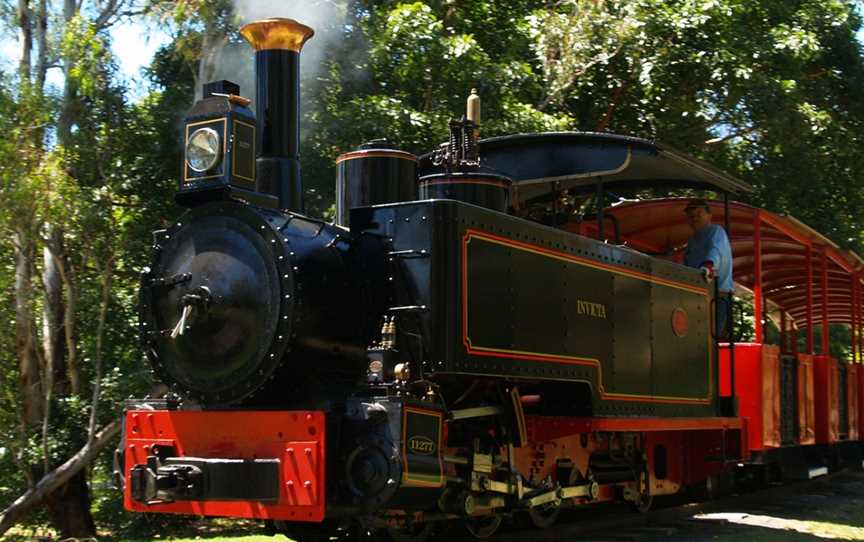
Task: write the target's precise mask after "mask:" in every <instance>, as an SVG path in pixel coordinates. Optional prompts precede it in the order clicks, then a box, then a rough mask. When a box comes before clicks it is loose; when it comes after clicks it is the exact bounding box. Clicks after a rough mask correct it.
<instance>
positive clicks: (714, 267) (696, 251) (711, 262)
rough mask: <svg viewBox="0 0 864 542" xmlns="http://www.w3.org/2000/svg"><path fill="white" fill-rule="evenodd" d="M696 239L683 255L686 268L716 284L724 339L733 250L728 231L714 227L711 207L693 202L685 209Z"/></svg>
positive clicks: (701, 202) (688, 245)
mask: <svg viewBox="0 0 864 542" xmlns="http://www.w3.org/2000/svg"><path fill="white" fill-rule="evenodd" d="M684 212H685V213H686V214H687V223H688V224H689V225H690V227H691V228H692V229H693V237H691V238H690V241H689V242H688V243H687V249H686V250H685V251H684V265H686V266H688V267H694V268H696V269H701V270H702V272H703V273H705V276H706V278H713V279H714V280H716V281H717V290H718V291H719V294H718V296H717V301H716V304H717V312H716V318H717V336H718V337H725V335H726V323H727V319H728V317H729V301H730V299H731V293H732V290H733V289H734V285H733V284H732V247H731V245H730V244H729V237H727V236H726V230H724V229H723V228H722V227H721V226H719V225H717V224H712V223H711V207H709V206H708V204H707V203H706V202H705V201H704V200H701V199H694V200H691V201H690V203H688V204H687V207H685V208H684Z"/></svg>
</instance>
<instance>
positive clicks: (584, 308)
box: [576, 299, 606, 318]
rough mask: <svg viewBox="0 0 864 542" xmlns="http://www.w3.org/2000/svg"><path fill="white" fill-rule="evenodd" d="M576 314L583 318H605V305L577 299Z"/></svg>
mask: <svg viewBox="0 0 864 542" xmlns="http://www.w3.org/2000/svg"><path fill="white" fill-rule="evenodd" d="M576 314H584V315H585V316H593V317H594V318H606V305H604V304H603V303H592V302H590V301H582V300H581V299H577V300H576Z"/></svg>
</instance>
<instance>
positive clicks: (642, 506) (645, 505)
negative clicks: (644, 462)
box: [630, 470, 654, 514]
mask: <svg viewBox="0 0 864 542" xmlns="http://www.w3.org/2000/svg"><path fill="white" fill-rule="evenodd" d="M652 504H654V495H652V494H651V483H650V475H649V474H648V471H647V470H644V471H642V472H641V473H640V474H639V495H638V496H637V497H636V500H635V501H632V502H631V503H630V505H631V506H633V509H634V510H636V511H637V512H639V513H640V514H645V513H647V512H648V511H649V510H651V505H652Z"/></svg>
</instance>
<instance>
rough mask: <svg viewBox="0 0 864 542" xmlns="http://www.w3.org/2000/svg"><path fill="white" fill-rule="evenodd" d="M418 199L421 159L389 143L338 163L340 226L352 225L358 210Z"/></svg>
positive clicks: (377, 143) (364, 148) (371, 145)
mask: <svg viewBox="0 0 864 542" xmlns="http://www.w3.org/2000/svg"><path fill="white" fill-rule="evenodd" d="M416 199H417V157H416V156H414V155H413V154H411V153H409V152H405V151H402V150H399V149H398V148H396V146H394V145H392V144H390V143H387V142H386V141H385V140H375V141H370V142H369V143H365V144H363V145H361V146H360V147H359V148H358V149H357V150H356V151H352V152H349V153H346V154H343V155H341V156H339V158H337V159H336V222H337V224H339V225H341V226H345V227H346V228H347V227H348V226H349V225H350V224H349V222H350V217H349V214H350V211H351V209H353V208H354V207H368V206H370V205H380V204H382V203H396V202H400V201H413V200H416Z"/></svg>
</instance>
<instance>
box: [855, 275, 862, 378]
mask: <svg viewBox="0 0 864 542" xmlns="http://www.w3.org/2000/svg"><path fill="white" fill-rule="evenodd" d="M861 276H862V275H861V272H860V271H859V272H858V274H856V275H855V284H856V285H857V286H858V288H857V292H858V294H857V300H858V362H859V363H864V322H862V319H864V288H861Z"/></svg>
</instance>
